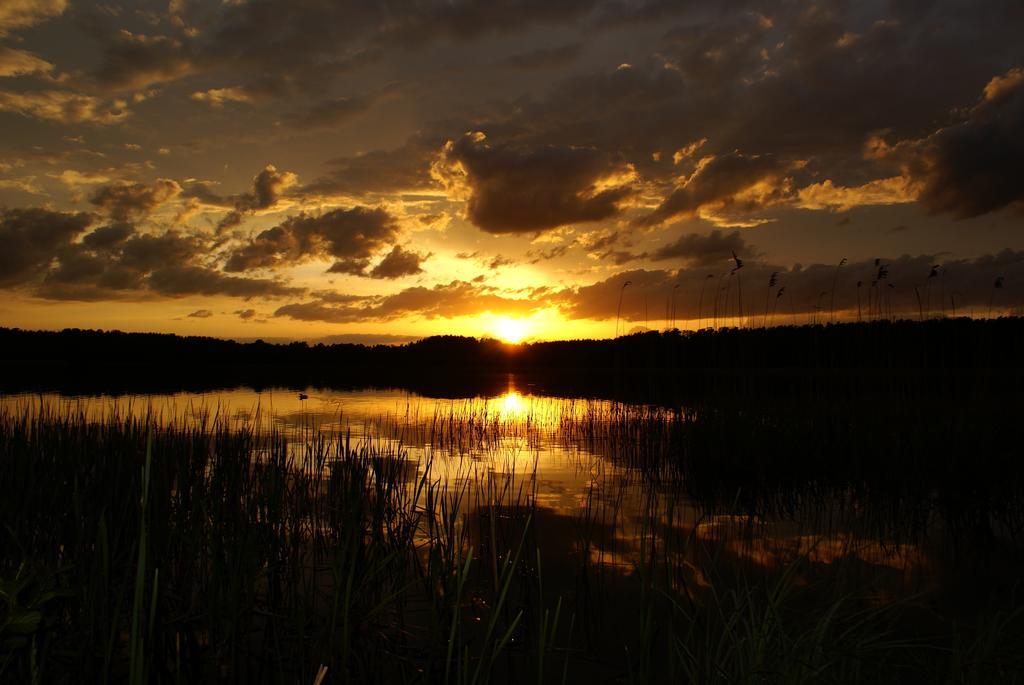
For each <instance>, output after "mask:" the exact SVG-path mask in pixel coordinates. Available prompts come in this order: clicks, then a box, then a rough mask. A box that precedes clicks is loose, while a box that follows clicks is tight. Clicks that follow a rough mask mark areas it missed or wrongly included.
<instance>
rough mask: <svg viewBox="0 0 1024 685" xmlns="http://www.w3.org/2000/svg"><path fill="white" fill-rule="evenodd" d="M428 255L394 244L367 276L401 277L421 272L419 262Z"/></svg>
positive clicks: (421, 268)
mask: <svg viewBox="0 0 1024 685" xmlns="http://www.w3.org/2000/svg"><path fill="white" fill-rule="evenodd" d="M429 256H430V255H422V254H419V253H418V252H412V251H410V250H405V249H402V246H401V245H395V246H394V247H393V248H391V252H389V253H388V254H387V255H385V257H384V259H382V260H381V261H380V262H379V263H378V264H377V266H375V267H373V269H371V270H370V273H369V276H370V277H371V278H401V277H402V276H413V275H415V274H419V273H423V267H422V266H421V264H422V263H423V261H424V260H425V259H427V258H428V257H429Z"/></svg>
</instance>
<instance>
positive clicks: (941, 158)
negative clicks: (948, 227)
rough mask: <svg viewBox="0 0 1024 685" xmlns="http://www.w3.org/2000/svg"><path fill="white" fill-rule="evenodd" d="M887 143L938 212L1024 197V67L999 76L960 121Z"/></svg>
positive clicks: (974, 212) (989, 208)
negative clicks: (1023, 167) (1022, 166)
mask: <svg viewBox="0 0 1024 685" xmlns="http://www.w3.org/2000/svg"><path fill="white" fill-rule="evenodd" d="M881 145H882V147H881V148H880V149H877V150H876V152H877V153H878V154H879V156H881V157H882V158H883V159H885V158H888V159H893V160H895V161H897V162H898V163H900V164H901V166H902V167H903V171H904V174H906V175H908V176H909V177H910V178H911V179H912V180H913V182H914V183H915V184H916V185H917V186H918V189H919V192H918V201H919V202H920V203H921V204H922V205H924V206H925V208H927V209H928V211H930V212H932V213H950V214H952V215H954V216H956V217H959V218H967V217H973V216H980V215H982V214H986V213H988V212H993V211H996V210H999V209H1002V208H1003V207H1006V206H1008V205H1011V204H1014V203H1018V202H1020V201H1022V200H1024V178H1022V176H1021V174H1020V172H1019V166H1020V160H1021V159H1024V69H1022V68H1019V67H1018V68H1014V69H1011V70H1009V71H1007V72H1006V73H1004V74H1002V75H999V76H995V77H993V78H992V79H991V80H990V81H989V82H988V85H986V86H985V90H984V93H983V95H982V98H981V100H980V101H979V102H978V103H977V104H975V105H974V106H973V107H972V108H971V109H970V110H969V111H968V112H967V114H966V117H965V118H964V119H963V120H962V121H960V122H959V123H956V124H953V125H951V126H947V127H945V128H942V129H939V130H938V131H936V132H934V133H932V134H931V135H929V136H928V137H926V138H921V139H916V140H904V141H901V142H898V143H896V144H895V145H893V146H887V145H885V144H884V143H882V144H881Z"/></svg>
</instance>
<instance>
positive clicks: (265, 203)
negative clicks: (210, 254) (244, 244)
mask: <svg viewBox="0 0 1024 685" xmlns="http://www.w3.org/2000/svg"><path fill="white" fill-rule="evenodd" d="M297 182H298V176H296V175H295V174H294V173H292V172H290V171H278V170H277V167H275V166H274V165H273V164H268V165H267V166H265V167H264V168H263V170H262V171H260V172H259V173H258V174H256V176H254V177H253V179H252V191H250V192H248V193H242V194H241V195H235V196H233V197H232V198H229V199H230V200H232V201H233V202H234V205H235V208H234V209H233V210H232V211H230V212H228V213H227V214H226V215H225V216H224V218H222V219H221V220H220V221H219V222H218V223H217V231H218V232H220V231H224V230H226V229H228V228H231V227H234V226H237V225H238V224H240V223H242V220H243V219H244V217H245V215H246V214H249V213H252V212H256V211H259V210H262V209H271V208H273V207H275V206H276V205H277V203H278V202H279V201H280V200H281V198H282V196H283V195H284V194H285V192H287V191H288V189H289V188H291V187H292V186H294V185H295V184H296V183H297ZM189 190H190V191H191V193H192V194H190V195H189V196H190V197H195V198H196V199H200V200H202V199H203V198H206V199H208V200H210V201H211V202H210V204H215V205H217V204H220V205H223V204H224V202H225V198H221V197H219V196H217V195H216V194H215V193H213V192H211V190H210V189H209V187H208V186H206V185H202V184H196V185H195V186H193V187H192V188H190V189H189Z"/></svg>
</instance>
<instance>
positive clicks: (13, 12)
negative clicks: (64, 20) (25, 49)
mask: <svg viewBox="0 0 1024 685" xmlns="http://www.w3.org/2000/svg"><path fill="white" fill-rule="evenodd" d="M66 8H67V0H4V2H3V3H2V4H0V37H2V36H6V35H7V34H8V33H10V32H11V31H16V30H18V29H24V28H28V27H29V26H34V25H36V24H39V23H41V22H43V21H46V20H47V19H52V18H53V17H56V16H60V15H61V14H62V13H63V12H64V10H65V9H66Z"/></svg>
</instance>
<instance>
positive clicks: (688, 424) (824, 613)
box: [0, 403, 1024, 684]
mask: <svg viewBox="0 0 1024 685" xmlns="http://www.w3.org/2000/svg"><path fill="white" fill-rule="evenodd" d="M920 409H921V413H920V414H919V413H917V412H911V413H910V414H904V415H902V418H903V419H904V420H911V419H912V420H923V417H924V416H928V415H929V413H930V412H931V411H932V409H933V407H932V406H930V405H929V406H922V407H920ZM791 410H792V408H791V407H778V408H777V410H776V411H775V412H772V411H767V410H765V409H764V408H761V409H760V410H758V411H753V410H752V409H751V408H750V407H749V406H748V407H746V408H742V407H739V406H730V407H725V406H719V407H717V408H716V407H710V406H692V407H686V408H674V409H673V408H663V407H655V406H633V405H622V404H616V403H579V404H569V405H568V406H567V408H565V409H564V410H563V411H561V412H560V413H558V414H557V415H554V414H549V413H545V410H543V409H542V408H530V407H527V408H525V409H524V410H523V411H522V412H520V413H517V414H515V415H514V416H510V415H508V414H502V413H500V412H493V411H490V410H488V409H487V407H486V405H484V406H481V405H479V404H466V405H452V406H451V407H450V408H448V409H441V410H438V411H437V412H435V413H433V414H431V415H427V416H422V417H421V416H417V415H415V414H411V415H406V416H405V417H402V418H398V417H394V416H392V417H388V418H381V419H380V420H379V421H377V422H376V423H374V424H373V425H372V426H370V427H367V428H366V429H364V431H363V435H364V436H370V437H364V438H362V439H358V440H357V439H355V438H353V435H352V434H351V433H347V432H343V433H338V434H334V435H328V434H325V433H323V432H321V431H318V430H317V429H316V428H315V426H306V427H304V428H303V429H302V430H301V431H298V432H293V433H292V434H290V435H285V434H283V433H281V432H278V431H277V430H275V429H273V428H271V429H268V430H263V429H259V428H258V426H262V425H264V424H260V423H258V422H253V423H251V424H245V423H238V422H230V421H228V420H227V419H226V418H224V417H221V416H212V415H209V414H202V413H199V414H198V415H196V416H195V417H194V418H192V419H179V418H176V417H154V416H145V415H144V414H143V415H139V414H135V415H131V414H119V413H117V412H116V411H114V412H111V413H109V414H108V415H106V416H105V417H101V418H98V419H97V418H95V417H94V418H89V417H88V416H87V415H86V414H85V413H84V412H81V411H79V412H76V411H74V410H65V411H53V410H48V409H46V408H45V406H43V407H40V408H38V409H29V408H26V410H25V411H23V412H12V411H6V412H0V468H2V469H3V471H2V473H3V476H2V477H0V521H3V524H4V526H3V531H2V532H0V611H2V613H0V680H3V681H4V682H7V681H9V682H130V683H134V682H208V681H209V682H247V683H248V682H289V683H293V682H300V683H314V682H317V683H335V682H370V683H374V682H446V683H460V684H470V683H483V682H538V683H541V682H548V683H553V682H578V681H579V680H584V679H589V680H596V681H601V680H608V681H619V682H622V681H632V682H663V681H664V679H666V678H672V679H676V680H690V681H692V682H783V681H785V682H851V681H854V680H859V681H864V680H875V681H893V682H895V681H899V680H904V679H907V678H911V677H917V678H919V679H920V681H921V682H938V681H941V680H948V681H951V682H952V681H957V682H959V681H966V682H970V681H971V680H972V679H973V680H975V681H978V682H982V681H984V679H985V678H990V677H994V678H1002V679H1004V680H1012V679H1013V678H1014V677H1016V676H1017V675H1018V672H1017V671H1015V670H1014V669H1016V668H1017V667H1019V666H1020V660H1019V652H1018V651H1015V650H1014V645H1019V644H1021V643H1020V642H1019V641H1020V639H1021V636H1022V635H1024V627H1022V626H1021V623H1022V621H1021V613H1020V610H1019V609H1018V608H1016V607H1018V606H1019V603H1018V604H1014V602H1019V600H1016V599H1013V598H1014V597H1015V595H1014V594H1013V592H1012V588H1011V589H1010V590H1008V591H1006V592H1002V591H999V592H997V593H995V594H994V595H993V596H992V597H990V598H989V599H990V600H998V601H1000V602H1003V603H1004V604H1005V603H1006V602H1005V601H1004V600H1006V598H1007V597H1009V598H1010V600H1012V601H1010V602H1009V608H1008V609H1005V610H1001V611H994V610H988V609H986V608H984V607H982V606H981V605H980V604H979V609H978V610H977V611H976V612H974V613H973V614H971V613H970V612H966V613H965V612H955V611H952V610H948V608H946V607H932V606H930V605H928V604H927V603H926V602H922V601H918V600H915V599H911V600H901V601H895V602H894V601H893V600H892V598H891V597H890V598H888V599H885V598H880V595H879V593H880V592H882V590H884V591H886V592H889V591H892V589H893V587H894V585H893V583H892V582H890V581H892V578H891V577H889V576H891V575H892V573H890V574H889V576H885V578H888V580H885V578H883V579H882V580H885V582H882V581H880V580H879V578H880V577H876V576H875V575H872V574H874V573H875V571H872V570H871V569H883V570H884V569H889V568H892V564H893V563H894V562H893V561H892V560H891V559H893V558H899V557H901V555H902V556H904V557H907V558H910V556H911V555H912V554H923V553H924V552H919V551H907V550H923V549H925V546H926V545H929V544H935V540H936V539H937V538H935V537H934V535H933V533H934V529H935V522H936V521H940V522H941V525H940V527H941V528H942V529H943V530H945V531H947V532H949V533H950V535H951V536H952V538H951V539H954V540H957V541H959V540H963V539H964V537H965V536H964V535H963V534H962V533H963V531H964V529H965V528H967V529H969V530H970V531H971V532H972V534H975V533H976V532H977V531H978V530H981V529H982V528H981V526H982V523H984V524H985V525H987V526H988V530H989V532H990V534H991V537H990V539H989V542H988V543H986V545H984V546H981V547H975V548H971V549H974V550H978V549H984V550H987V551H986V553H990V554H999V555H1004V559H1003V561H1002V562H1000V563H1001V564H1002V566H1001V568H1009V569H1010V570H1013V569H1018V570H1019V568H1020V566H1019V565H1016V564H1018V563H1019V558H1018V557H1014V556H1012V555H1013V554H1015V553H1016V552H1015V550H1016V549H1018V548H1019V545H1018V543H1019V540H1018V537H1017V536H1018V535H1019V534H1020V532H1021V531H1022V530H1024V526H1022V525H1021V522H1022V520H1024V519H1022V517H1021V511H1022V509H1021V504H1020V497H1019V495H1020V487H1019V485H1020V480H1019V476H1018V474H1017V471H1016V470H1015V467H1014V466H1013V461H1012V460H1011V459H1008V458H1006V457H1005V455H1002V454H1001V453H1000V454H997V455H996V456H993V457H992V458H991V459H988V460H987V461H985V462H983V463H982V462H980V461H979V459H978V458H977V455H975V456H973V457H972V459H971V460H967V459H962V458H959V457H951V456H949V455H948V454H947V453H946V452H944V451H939V452H938V457H936V458H932V459H930V460H929V459H928V458H926V457H927V455H928V454H933V456H934V454H935V449H936V446H937V445H939V444H940V443H942V442H943V441H944V442H945V443H946V444H947V446H948V445H949V444H950V440H955V437H956V435H957V431H958V430H964V431H966V430H970V428H969V426H970V425H973V424H971V423H970V422H971V421H973V420H975V418H976V417H974V416H968V417H966V418H965V419H964V422H965V423H964V424H962V425H960V426H959V427H958V426H957V425H956V424H953V425H950V426H948V427H933V428H932V429H931V430H932V431H933V432H934V436H933V437H932V438H930V439H928V440H926V441H925V442H924V444H923V445H922V446H921V447H920V450H919V451H918V450H916V449H914V448H911V447H910V444H911V443H910V442H909V441H908V440H903V441H901V442H900V443H899V444H889V445H888V446H887V448H886V449H891V450H893V452H887V453H886V454H884V455H879V454H867V455H865V454H863V453H862V452H861V450H863V449H865V448H866V447H869V446H871V445H873V444H874V443H872V439H871V438H870V436H874V438H873V439H874V440H880V441H894V440H896V439H897V438H896V436H895V431H893V430H892V429H891V428H890V427H889V422H890V421H891V420H892V418H893V415H892V413H891V412H888V411H886V410H884V409H883V408H880V407H878V406H877V405H871V406H867V407H864V408H862V410H860V411H856V412H854V411H853V410H850V413H848V414H846V415H845V416H842V417H839V418H836V417H834V416H833V418H832V419H831V420H830V421H828V420H826V414H825V413H824V412H821V413H811V414H809V415H808V416H806V417H803V418H800V417H794V416H792V415H791V414H790V413H787V412H791ZM819 421H820V425H819V424H818V423H815V422H819ZM872 422H873V423H872ZM982 425H984V424H982ZM910 428H913V429H914V430H913V431H910V433H908V434H910V435H913V434H915V432H916V427H913V426H911V427H910ZM861 430H863V431H864V432H865V435H864V436H862V437H860V438H858V437H857V434H858V431H861ZM1014 430H1019V429H1016V428H1014ZM844 441H845V443H844ZM818 442H821V443H822V444H829V445H831V446H832V449H833V450H840V451H839V452H837V459H836V460H835V461H834V462H833V463H831V464H828V463H826V462H824V461H823V452H824V450H825V448H824V447H820V448H817V447H815V445H816V444H817V443H818ZM842 444H846V445H847V446H848V447H846V448H843V449H840V448H841V446H842ZM407 445H417V446H418V447H417V449H416V450H410V449H409V448H408V447H407ZM874 446H875V447H876V448H877V447H878V445H877V444H875V445H874ZM952 446H953V447H956V446H957V445H956V443H955V442H954V443H953V444H952ZM996 446H997V445H996V443H995V442H994V441H993V442H990V443H986V442H984V441H982V442H981V443H979V445H978V449H979V452H981V453H986V452H991V451H993V450H995V449H996ZM551 450H561V452H560V453H562V454H566V455H569V454H573V455H575V458H576V459H577V460H578V461H577V468H578V469H579V473H581V474H583V475H584V476H585V482H587V483H588V485H587V486H586V489H585V490H584V491H583V492H581V493H578V499H577V500H575V501H576V503H575V504H574V505H573V506H572V507H570V508H569V509H568V510H557V509H555V508H552V507H551V506H549V505H543V504H539V501H540V500H541V499H542V497H541V495H542V494H544V493H542V492H541V489H542V485H541V484H540V481H541V480H542V479H543V478H544V477H545V476H544V474H543V473H542V472H540V471H539V467H538V465H537V464H538V455H539V454H541V453H542V452H544V453H547V452H549V451H551ZM791 450H792V451H793V452H791ZM843 450H845V451H843ZM891 454H899V455H900V456H899V459H894V458H892V457H891V456H887V455H891ZM417 455H421V456H417ZM886 464H890V465H892V468H893V469H895V471H893V472H891V473H890V475H893V474H895V475H896V476H897V480H903V481H905V480H907V479H916V480H917V481H918V482H917V483H907V482H900V483H896V484H893V485H890V486H886V480H885V478H884V477H883V476H882V475H879V470H880V469H881V468H882V466H884V465H886ZM972 464H973V467H974V468H975V469H977V471H978V473H979V474H981V473H982V471H984V470H988V472H989V474H990V476H991V475H992V473H996V475H997V476H998V479H997V482H996V483H995V484H991V485H990V486H989V487H988V490H985V491H982V490H981V489H979V488H981V487H982V486H983V485H984V484H985V483H987V482H989V481H986V480H985V479H983V478H981V476H980V475H979V477H978V478H976V479H973V478H972V477H971V475H970V473H969V469H970V468H971V467H972ZM993 469H997V471H993ZM999 469H1001V470H999ZM954 478H956V482H957V483H959V484H960V486H961V487H960V489H959V490H956V489H955V488H953V487H952V485H953V481H954ZM990 480H991V479H990ZM957 496H959V498H960V499H959V500H954V499H952V498H955V497H957ZM908 512H910V513H908ZM798 519H799V520H802V521H804V522H805V524H806V525H810V527H811V528H812V529H814V530H815V531H816V532H817V535H815V536H814V537H813V540H812V539H811V537H809V536H808V535H806V533H807V532H808V531H806V530H805V531H803V532H801V533H800V534H799V535H797V534H793V533H792V532H791V531H790V532H789V533H786V534H783V533H782V531H783V529H784V527H786V526H792V523H791V522H795V521H797V520H798ZM916 520H920V521H922V523H920V524H919V525H918V524H915V523H909V524H908V522H913V521H916ZM807 522H810V523H809V524H807ZM854 523H856V526H854V525H853V524H854ZM943 539H944V538H943ZM864 540H870V541H872V542H871V550H874V551H873V552H872V553H873V554H876V555H878V557H879V559H882V558H883V557H884V561H885V563H880V564H877V565H876V566H871V564H870V563H868V562H870V561H872V559H870V558H869V557H868V556H866V555H865V554H864V553H862V552H863V550H864V549H865V546H864V543H863V541H864ZM822 541H824V542H822ZM840 543H841V544H840ZM957 544H959V543H957ZM822 545H824V547H823V546H822ZM954 546H955V545H954ZM929 553H931V552H929ZM1005 555H1010V556H1005ZM933 556H934V555H933ZM875 561H878V560H877V559H875ZM908 563H909V562H908ZM886 564H889V566H886ZM975 577H977V576H975ZM879 583H881V584H879ZM897 584H898V583H897ZM880 588H881V589H880ZM900 592H903V590H902V589H901V590H900ZM904 594H905V593H904ZM904 594H899V595H898V596H901V597H902V596H904ZM933 594H934V593H933ZM985 606H994V605H993V604H989V605H985ZM935 655H939V657H936V656H935ZM987 682H988V681H987Z"/></svg>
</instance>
